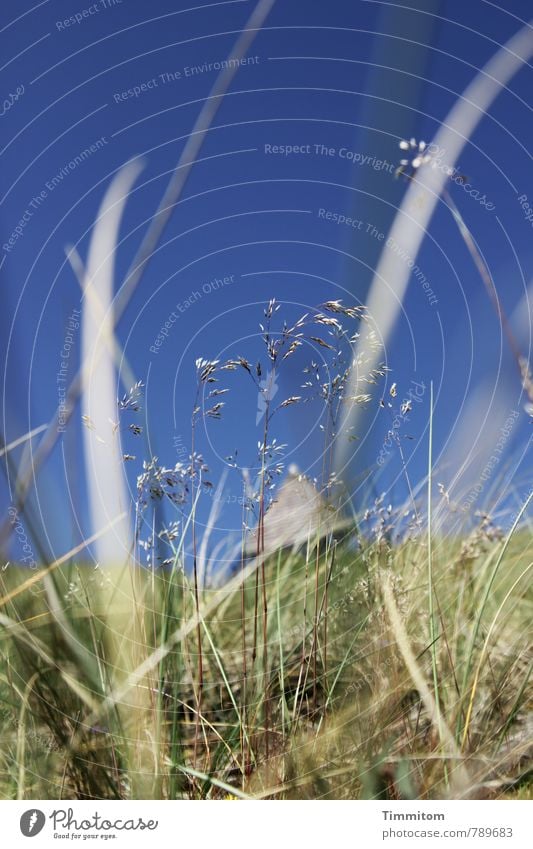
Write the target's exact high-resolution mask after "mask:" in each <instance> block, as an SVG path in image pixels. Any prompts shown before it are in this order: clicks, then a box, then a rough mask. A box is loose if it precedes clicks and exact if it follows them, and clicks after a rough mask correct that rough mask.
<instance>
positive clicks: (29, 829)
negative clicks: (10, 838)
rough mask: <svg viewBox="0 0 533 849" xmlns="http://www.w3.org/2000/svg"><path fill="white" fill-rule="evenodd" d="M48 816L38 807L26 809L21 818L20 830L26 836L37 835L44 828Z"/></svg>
mask: <svg viewBox="0 0 533 849" xmlns="http://www.w3.org/2000/svg"><path fill="white" fill-rule="evenodd" d="M45 822H46V817H45V815H44V814H43V812H42V811H39V810H38V809H37V808H31V809H30V810H29V811H24V813H23V814H22V816H21V818H20V830H21V832H22V833H23V835H24V837H35V835H36V834H39V832H40V831H42V830H43V827H44V824H45Z"/></svg>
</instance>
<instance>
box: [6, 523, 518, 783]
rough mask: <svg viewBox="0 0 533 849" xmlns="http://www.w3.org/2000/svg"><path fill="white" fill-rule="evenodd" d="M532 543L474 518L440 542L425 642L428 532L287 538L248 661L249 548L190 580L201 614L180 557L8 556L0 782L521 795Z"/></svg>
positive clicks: (273, 559) (251, 615) (272, 566)
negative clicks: (208, 579)
mask: <svg viewBox="0 0 533 849" xmlns="http://www.w3.org/2000/svg"><path fill="white" fill-rule="evenodd" d="M380 509H383V508H376V518H379V515H378V514H379V510H380ZM363 527H364V523H363ZM354 542H356V545H354ZM532 555H533V541H532V539H531V537H530V536H529V535H526V533H525V532H523V531H520V530H517V529H514V532H513V533H512V534H511V535H508V536H507V538H506V539H504V540H502V539H494V535H493V534H488V533H485V532H484V531H483V530H481V531H480V532H478V533H477V535H476V550H474V551H473V550H472V548H471V547H469V546H466V545H464V544H461V543H460V542H459V541H457V543H450V540H449V539H438V538H435V537H434V538H433V539H432V557H431V564H432V570H431V582H432V589H433V594H434V599H435V608H434V611H433V615H434V617H435V627H434V638H433V639H432V640H430V639H429V636H428V635H429V633H430V621H431V615H432V611H431V608H430V604H429V599H430V593H429V590H430V587H429V585H428V572H427V563H428V539H427V537H425V536H421V537H420V538H417V539H411V540H406V541H405V542H403V543H395V544H391V543H389V542H388V541H387V539H386V535H383V534H377V535H375V534H373V533H372V532H370V530H369V531H368V533H362V532H361V531H360V532H359V533H358V534H356V532H355V529H354V530H353V531H350V532H349V533H348V534H347V535H346V537H345V539H343V540H339V541H333V540H332V539H331V538H330V539H329V540H326V543H323V544H322V546H321V549H320V551H319V553H318V556H317V552H316V548H314V547H313V545H311V543H310V544H309V545H308V546H307V548H306V549H305V550H304V551H299V552H289V551H286V550H284V551H280V552H278V553H276V554H274V555H272V556H270V557H268V558H267V559H266V561H265V562H264V566H265V584H264V592H265V594H266V602H267V609H268V617H267V621H266V643H264V642H263V640H262V639H261V640H258V641H257V647H256V651H257V657H256V660H255V663H253V662H252V660H251V642H252V640H251V638H252V634H253V632H254V623H255V621H256V612H257V611H256V597H255V592H256V591H255V573H254V565H253V564H252V565H250V566H247V567H246V572H245V573H244V574H246V573H247V576H246V578H245V581H244V583H242V582H241V578H242V574H238V575H237V577H236V578H235V579H233V581H232V582H230V583H229V584H228V585H227V586H225V587H222V588H221V589H218V590H202V589H200V590H199V608H198V609H199V616H198V615H197V608H196V597H195V588H194V584H193V583H191V582H189V581H188V579H187V577H186V576H185V574H184V572H183V570H182V569H179V568H177V567H174V568H170V569H167V570H156V571H151V570H144V569H138V570H136V571H135V570H129V571H128V572H125V573H124V574H123V575H122V576H120V575H118V576H117V575H116V573H112V572H108V573H104V572H103V571H102V570H100V569H96V570H95V569H93V568H91V567H89V566H83V565H81V564H77V563H76V562H71V563H69V564H68V565H65V564H62V565H60V566H58V567H57V568H56V569H52V570H51V571H50V572H49V573H48V575H47V576H46V580H47V581H48V582H49V584H48V586H46V585H44V583H43V582H44V578H43V579H42V580H36V581H35V582H34V584H33V585H32V586H31V587H28V586H27V577H28V574H27V571H25V570H22V569H20V570H17V569H13V568H12V567H11V568H10V569H8V570H6V571H5V572H4V573H3V574H2V583H1V595H2V598H1V599H0V603H1V619H0V624H1V625H2V630H1V644H0V645H1V652H2V665H1V669H2V672H1V678H0V696H1V709H0V722H1V725H2V728H1V734H2V755H1V760H0V788H1V789H0V792H1V795H2V797H4V798H19V799H22V798H24V799H38V798H54V799H55V798H62V799H77V798H165V799H166V798H169V799H180V798H193V799H204V798H209V799H217V798H227V797H228V796H230V797H235V798H248V797H254V798H264V799H267V798H281V799H288V798H301V799H316V798H324V799H328V798H329V799H331V798H334V799H354V798H355V799H357V798H386V799H400V798H425V799H432V798H433V799H434V798H446V797H450V796H451V797H455V798H457V797H461V798H462V797H471V796H473V797H476V798H480V797H483V798H487V797H490V798H500V797H505V798H531V796H532V795H533V794H532V793H531V749H530V742H529V741H530V739H531V727H530V724H529V725H528V719H527V713H528V709H530V708H531V693H532V691H531V681H530V675H531V662H532V654H531V646H530V641H529V640H528V628H529V625H530V622H531V603H532V599H531V595H529V596H528V587H529V585H530V580H529V570H530V567H531V565H532V561H533V557H532ZM258 565H261V566H262V565H263V563H262V562H261V563H259V564H258ZM35 577H36V578H37V576H35ZM54 597H56V605H55V606H54V605H53V604H51V599H52V598H54ZM58 602H60V609H59V608H58V606H57V603H58ZM198 624H200V627H201V637H202V640H201V642H202V652H203V654H202V661H203V688H202V698H201V710H200V712H199V711H198V704H199V700H198V693H197V680H198V679H197V669H198V642H197V626H198ZM243 634H244V637H245V638H244V639H243ZM243 649H245V650H246V655H244V656H243ZM243 661H247V662H244V663H243ZM426 691H427V693H429V696H426V695H425V694H426ZM430 702H431V703H430ZM432 705H433V707H434V706H435V705H436V706H437V711H435V710H434V709H433V707H432Z"/></svg>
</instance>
